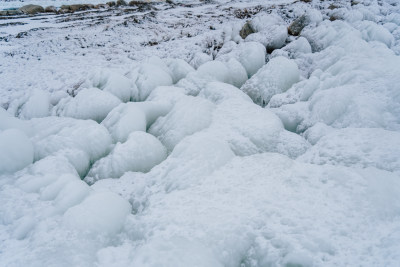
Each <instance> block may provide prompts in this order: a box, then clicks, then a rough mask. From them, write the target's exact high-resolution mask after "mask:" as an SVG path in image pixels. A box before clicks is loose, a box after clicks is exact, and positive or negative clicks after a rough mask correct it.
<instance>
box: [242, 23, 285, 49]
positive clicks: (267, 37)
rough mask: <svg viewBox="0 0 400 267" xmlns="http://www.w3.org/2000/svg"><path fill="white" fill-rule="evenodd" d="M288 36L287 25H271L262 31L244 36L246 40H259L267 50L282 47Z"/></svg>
mask: <svg viewBox="0 0 400 267" xmlns="http://www.w3.org/2000/svg"><path fill="white" fill-rule="evenodd" d="M287 37H288V32H287V27H286V26H285V25H271V26H269V27H268V28H267V29H265V30H263V31H259V32H256V33H252V34H250V35H249V36H247V37H246V39H245V41H246V42H259V43H261V44H263V45H264V46H265V47H266V48H267V50H268V51H272V50H274V49H279V48H282V47H283V46H284V45H285V43H286V38H287Z"/></svg>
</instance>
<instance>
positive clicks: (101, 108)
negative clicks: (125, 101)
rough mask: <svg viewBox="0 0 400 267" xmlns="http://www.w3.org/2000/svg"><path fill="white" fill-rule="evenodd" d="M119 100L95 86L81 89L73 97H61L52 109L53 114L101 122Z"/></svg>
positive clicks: (119, 102)
mask: <svg viewBox="0 0 400 267" xmlns="http://www.w3.org/2000/svg"><path fill="white" fill-rule="evenodd" d="M119 104H121V100H120V99H119V98H117V97H116V96H114V95H112V94H110V93H108V92H106V91H102V90H100V89H97V88H89V89H83V90H81V91H79V93H78V94H77V95H76V96H75V97H68V98H64V99H62V100H61V101H60V102H59V103H58V105H57V106H55V108H54V110H53V114H54V115H58V116H64V117H71V118H76V119H82V120H87V119H91V120H95V121H97V122H101V121H102V120H103V119H104V118H105V117H106V116H107V114H108V113H109V112H110V111H111V110H112V109H113V108H115V107H116V106H118V105H119Z"/></svg>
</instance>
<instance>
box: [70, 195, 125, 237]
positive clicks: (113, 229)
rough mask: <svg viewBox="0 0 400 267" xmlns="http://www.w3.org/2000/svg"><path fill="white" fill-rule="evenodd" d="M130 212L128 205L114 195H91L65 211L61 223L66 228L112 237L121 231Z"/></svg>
mask: <svg viewBox="0 0 400 267" xmlns="http://www.w3.org/2000/svg"><path fill="white" fill-rule="evenodd" d="M130 211H131V206H130V204H129V203H128V202H127V201H126V200H124V199H123V198H121V197H120V196H118V195H116V194H114V193H109V192H103V193H93V194H92V195H90V196H88V197H87V198H86V199H85V200H84V201H83V202H82V203H80V204H79V205H77V206H74V207H72V208H70V209H69V210H67V212H65V214H64V216H63V221H64V223H65V225H67V226H68V227H70V228H72V229H76V230H79V231H82V232H89V233H91V234H94V235H114V234H116V233H118V232H119V231H120V230H121V228H122V226H123V225H124V222H125V219H126V217H127V216H128V214H129V213H130Z"/></svg>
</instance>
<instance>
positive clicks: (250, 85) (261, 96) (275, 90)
mask: <svg viewBox="0 0 400 267" xmlns="http://www.w3.org/2000/svg"><path fill="white" fill-rule="evenodd" d="M299 79H300V73H299V69H298V67H297V64H296V63H295V62H294V61H292V60H289V59H287V58H285V57H276V58H273V59H271V60H270V61H269V62H268V63H267V64H266V65H265V66H264V67H262V68H261V69H260V70H259V71H258V72H257V73H256V74H255V75H254V76H253V77H252V78H250V79H249V80H248V81H247V82H246V83H245V84H244V85H243V86H242V87H241V88H240V89H241V90H242V91H244V92H245V93H246V94H248V95H249V96H250V97H251V99H253V101H254V103H256V104H258V105H261V106H266V105H267V104H268V102H269V100H270V99H271V97H272V96H273V95H275V94H279V93H282V92H285V91H286V90H288V89H289V88H290V87H291V86H292V85H293V84H295V83H296V82H298V81H299Z"/></svg>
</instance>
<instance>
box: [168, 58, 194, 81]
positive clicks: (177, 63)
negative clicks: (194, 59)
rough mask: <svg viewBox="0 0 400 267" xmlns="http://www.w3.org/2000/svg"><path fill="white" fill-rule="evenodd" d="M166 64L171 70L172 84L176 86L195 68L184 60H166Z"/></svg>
mask: <svg viewBox="0 0 400 267" xmlns="http://www.w3.org/2000/svg"><path fill="white" fill-rule="evenodd" d="M165 61H166V64H167V66H168V68H169V70H170V73H171V77H172V82H173V83H174V84H175V83H177V82H178V81H179V80H181V79H183V78H185V77H186V76H187V75H188V74H189V73H190V72H193V71H194V68H193V67H192V66H190V65H189V64H188V63H187V62H186V61H184V60H183V59H178V58H177V59H172V58H170V59H166V60H165Z"/></svg>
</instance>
